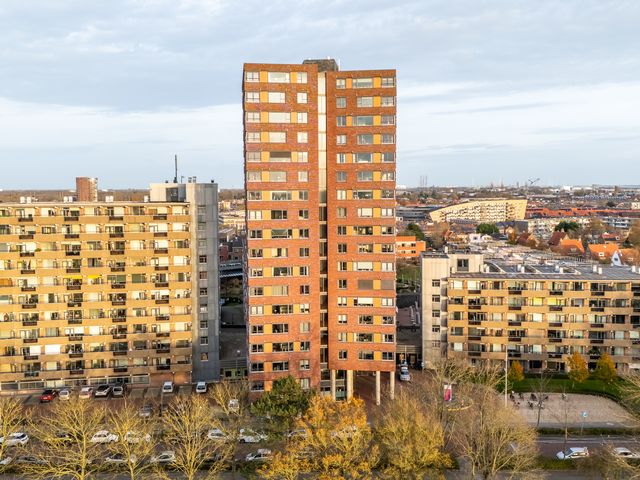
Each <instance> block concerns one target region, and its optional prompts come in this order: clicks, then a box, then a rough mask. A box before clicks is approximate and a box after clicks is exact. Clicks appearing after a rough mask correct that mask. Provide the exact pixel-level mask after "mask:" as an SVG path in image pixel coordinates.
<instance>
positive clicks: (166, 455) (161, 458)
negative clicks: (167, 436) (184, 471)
mask: <svg viewBox="0 0 640 480" xmlns="http://www.w3.org/2000/svg"><path fill="white" fill-rule="evenodd" d="M149 461H150V462H151V463H160V464H167V463H173V462H175V461H176V454H175V453H174V452H173V451H171V450H165V451H164V452H161V453H159V454H158V455H154V456H153V457H151V460H149Z"/></svg>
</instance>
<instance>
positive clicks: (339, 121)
mask: <svg viewBox="0 0 640 480" xmlns="http://www.w3.org/2000/svg"><path fill="white" fill-rule="evenodd" d="M258 121H259V120H258ZM336 125H337V126H338V127H346V126H347V117H345V116H344V115H340V116H337V117H336Z"/></svg>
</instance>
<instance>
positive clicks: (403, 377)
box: [399, 365, 411, 382]
mask: <svg viewBox="0 0 640 480" xmlns="http://www.w3.org/2000/svg"><path fill="white" fill-rule="evenodd" d="M399 375H400V381H401V382H410V381H411V374H410V373H409V367H407V366H406V365H402V366H401V367H400V373H399Z"/></svg>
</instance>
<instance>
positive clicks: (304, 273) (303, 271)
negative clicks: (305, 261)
mask: <svg viewBox="0 0 640 480" xmlns="http://www.w3.org/2000/svg"><path fill="white" fill-rule="evenodd" d="M299 268H300V276H301V277H306V276H308V275H309V267H299Z"/></svg>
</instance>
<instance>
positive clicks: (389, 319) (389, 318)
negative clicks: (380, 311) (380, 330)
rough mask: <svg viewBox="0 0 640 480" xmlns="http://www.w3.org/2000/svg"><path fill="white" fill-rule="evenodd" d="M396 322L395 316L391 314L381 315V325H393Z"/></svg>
mask: <svg viewBox="0 0 640 480" xmlns="http://www.w3.org/2000/svg"><path fill="white" fill-rule="evenodd" d="M395 323H396V319H395V317H393V316H391V315H384V316H383V317H382V324H383V325H394V324H395Z"/></svg>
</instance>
